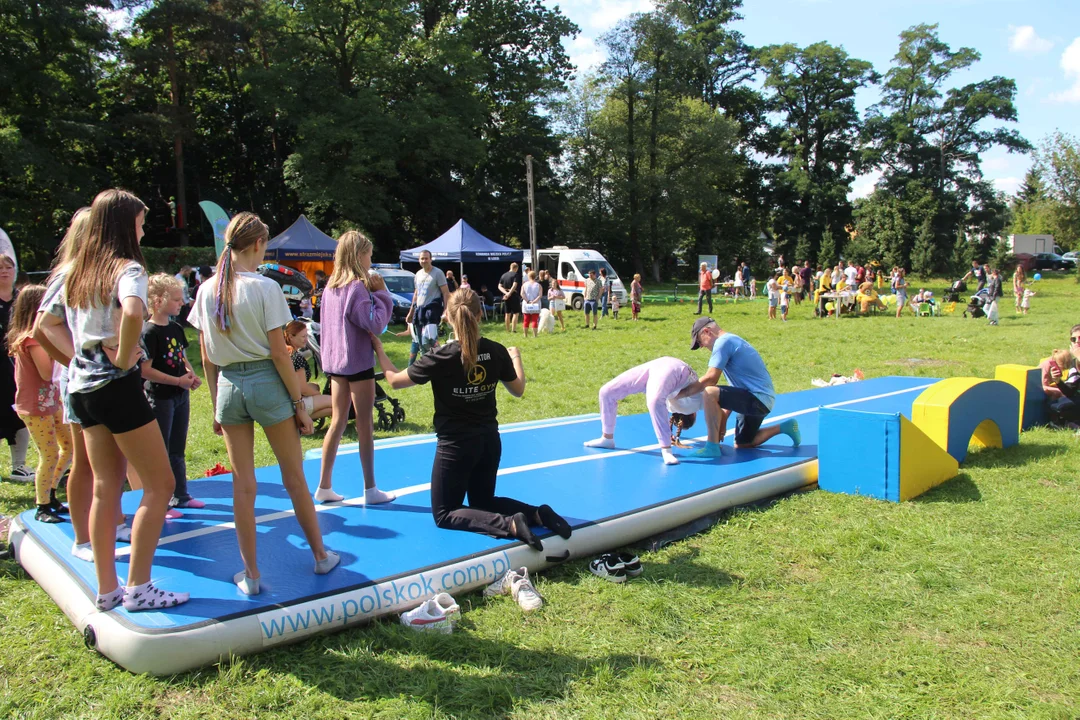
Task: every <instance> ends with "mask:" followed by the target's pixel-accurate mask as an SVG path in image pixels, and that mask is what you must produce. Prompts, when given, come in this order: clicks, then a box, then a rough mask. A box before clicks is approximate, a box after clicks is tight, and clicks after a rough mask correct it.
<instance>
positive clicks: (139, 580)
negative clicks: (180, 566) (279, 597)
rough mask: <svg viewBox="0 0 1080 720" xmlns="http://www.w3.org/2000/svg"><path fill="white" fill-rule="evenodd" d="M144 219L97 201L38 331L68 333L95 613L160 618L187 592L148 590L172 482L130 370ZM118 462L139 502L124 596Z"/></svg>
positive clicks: (134, 368) (131, 199) (110, 194)
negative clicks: (133, 481)
mask: <svg viewBox="0 0 1080 720" xmlns="http://www.w3.org/2000/svg"><path fill="white" fill-rule="evenodd" d="M145 217H146V206H145V205H144V204H143V203H142V201H141V200H139V198H137V197H135V196H134V195H132V194H131V193H128V192H125V191H123V190H105V191H103V192H101V193H99V194H98V196H97V197H96V198H94V202H93V204H92V205H91V206H90V229H89V232H88V234H87V237H86V238H85V240H83V241H82V242H81V243H80V244H79V247H78V248H76V249H75V252H74V258H73V260H72V261H71V263H70V265H69V266H68V268H67V275H66V278H65V280H64V285H63V290H62V292H61V293H60V295H61V296H62V297H60V298H58V299H57V300H56V301H55V302H57V303H59V304H60V305H64V306H66V311H65V314H64V315H65V317H64V319H61V317H60V316H59V315H56V314H54V313H51V312H50V313H43V314H41V315H40V318H41V320H40V325H41V326H42V328H43V330H44V331H46V332H50V330H51V331H53V332H55V333H56V335H57V337H61V336H63V335H66V334H67V330H66V329H64V328H62V326H63V324H64V323H65V320H66V324H67V328H68V329H70V337H69V340H70V342H71V343H72V346H73V348H72V349H73V351H74V353H73V358H72V360H71V366H70V368H69V373H68V375H69V377H68V384H67V391H68V393H69V397H68V401H69V402H68V405H69V407H68V410H69V414H70V415H71V419H72V421H73V422H77V423H78V424H79V425H81V426H82V432H83V435H84V438H85V441H86V447H87V452H88V455H89V459H90V465H91V467H92V468H93V474H94V478H95V482H94V490H93V492H94V498H93V502H92V504H91V506H90V542H91V548H92V550H93V555H94V568H95V571H96V573H97V582H98V595H97V599H96V603H95V604H96V605H97V608H98V609H99V610H101V611H107V610H111V609H113V608H114V607H116V606H117V605H119V604H120V603H121V602H122V603H123V604H124V609H126V610H128V611H138V610H160V609H163V608H170V607H174V606H176V605H179V604H180V603H183V602H186V601H187V599H188V594H187V593H184V592H170V591H167V590H163V589H161V588H158V587H155V586H154V584H153V583H152V582H151V581H150V574H151V568H152V565H153V561H154V552H155V550H156V549H157V541H158V538H159V537H160V536H161V527H162V525H163V524H164V522H165V513H166V512H167V511H168V509H169V498H170V497H172V493H173V477H172V470H171V468H170V467H169V456H168V453H167V452H166V450H165V442H164V440H162V437H161V431H160V430H158V426H157V420H156V419H155V418H154V412H153V410H152V409H151V407H150V403H149V402H148V401H147V399H146V396H145V395H144V394H143V389H142V378H141V376H140V373H139V367H138V361H139V359H140V356H141V351H140V349H139V338H140V335H141V334H142V326H143V320H144V318H145V315H146V307H147V304H146V284H147V275H146V268H145V267H144V263H143V256H142V250H141V249H140V247H139V241H140V240H141V239H142V235H143V232H142V228H143V220H144V219H145ZM50 340H52V338H51V337H50ZM52 344H53V345H56V344H57V343H56V342H55V341H54V342H53V343H52ZM125 459H126V462H125ZM126 463H130V464H131V466H132V468H133V469H134V470H135V472H136V473H138V475H139V477H140V478H142V479H143V493H142V500H141V502H140V504H139V508H138V510H136V511H135V516H134V519H133V522H132V528H131V561H130V564H129V566H128V577H127V586H126V587H122V586H121V585H120V583H119V581H118V579H117V577H116V557H115V552H116V535H117V526H116V519H117V518H116V515H117V512H116V509H117V507H118V506H119V504H120V495H121V494H122V492H123V478H124V474H125V473H124V470H125V466H126Z"/></svg>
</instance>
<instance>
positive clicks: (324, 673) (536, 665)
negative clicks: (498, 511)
mask: <svg viewBox="0 0 1080 720" xmlns="http://www.w3.org/2000/svg"><path fill="white" fill-rule="evenodd" d="M506 600H509V599H508V598H506ZM470 630H471V622H470V620H469V619H468V617H465V618H463V619H462V621H461V622H460V623H459V625H458V630H457V632H455V633H454V634H453V635H450V636H447V635H438V634H427V633H418V632H415V631H412V630H408V629H406V628H404V627H402V626H400V625H397V624H391V623H389V622H385V621H384V622H378V623H375V624H373V625H369V626H367V627H364V628H360V629H357V630H352V631H348V632H344V633H339V634H336V635H331V636H324V637H322V638H320V639H318V640H315V641H309V643H310V645H309V647H307V648H305V647H303V645H301V646H299V652H277V653H266V654H261V655H255V656H252V657H249V658H245V659H244V660H243V663H244V666H245V671H246V672H248V673H251V674H254V675H256V676H259V675H260V674H261V673H262V671H264V670H265V671H270V672H272V673H283V674H289V675H292V676H293V677H295V678H296V679H297V680H299V681H300V682H301V683H303V684H304V685H307V686H310V687H314V688H318V689H319V690H321V691H322V692H325V693H327V694H330V695H333V696H334V697H336V698H338V699H340V700H344V701H346V702H363V701H366V700H378V699H391V700H393V699H401V698H406V697H411V698H418V699H422V700H423V701H424V702H427V703H429V704H430V705H431V706H432V707H437V708H438V710H439V711H440V714H443V715H447V716H451V717H494V718H505V717H509V716H510V715H512V714H513V713H514V711H515V706H517V705H518V704H520V703H521V702H523V701H533V702H545V701H551V700H559V699H562V698H563V697H565V695H566V693H567V692H568V689H569V687H570V686H571V685H572V684H576V683H579V682H582V681H585V682H588V681H590V680H592V679H594V678H597V677H611V676H619V675H622V674H624V673H626V672H630V671H633V670H634V669H636V668H640V667H653V666H655V665H657V664H658V661H657V660H655V659H653V658H651V657H648V656H645V655H626V654H613V655H597V656H595V657H578V656H575V655H570V654H566V653H560V652H555V651H553V650H544V649H532V648H524V647H519V646H518V645H515V644H514V643H512V642H504V641H500V640H491V639H487V638H481V637H477V636H475V635H473V634H471V633H470V632H469V631H470ZM312 651H316V652H317V656H318V657H317V660H315V659H314V658H311V657H310V655H311V652H312ZM417 656H421V657H419V658H418V657H417ZM306 659H311V660H313V661H312V662H305V660H306ZM188 677H191V676H188ZM202 677H206V678H207V679H213V678H214V677H215V676H214V675H213V674H209V673H208V674H205V675H203V676H202Z"/></svg>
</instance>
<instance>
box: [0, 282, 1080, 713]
mask: <svg viewBox="0 0 1080 720" xmlns="http://www.w3.org/2000/svg"><path fill="white" fill-rule="evenodd" d="M942 285H943V283H940V282H939V283H936V284H935V285H934V287H937V288H938V289H940V287H941V286H942ZM1038 289H1039V294H1038V295H1037V296H1036V297H1035V298H1033V301H1032V305H1033V309H1032V311H1031V315H1029V316H1026V317H1020V316H1016V315H1014V313H1013V310H1012V302H1011V298H1006V305H1004V306H1003V308H1002V310H1003V312H1002V320H1001V325H1000V326H999V327H996V328H995V327H989V326H988V325H987V324H986V322H985V320H979V321H975V320H970V319H967V320H965V319H963V318H961V317H960V314H959V311H960V310H961V309H962V308H958V309H957V312H956V314H955V315H954V316H946V317H940V318H919V319H916V318H914V317H911V316H910V315H908V316H905V317H904V318H902V319H900V320H896V319H895V318H892V317H889V316H879V317H869V318H861V317H852V318H848V317H844V318H842V319H841V320H840V321H839V322H837V321H835V320H833V319H827V320H816V319H813V318H811V317H810V306H809V305H808V304H803V305H802V306H794V307H793V308H792V313H791V318H792V319H791V320H790V321H789V322H787V323H781V322H780V321H779V320H776V321H768V320H766V317H765V315H766V307H765V302H764V301H762V300H759V301H756V302H753V303H739V304H738V305H737V306H732V305H729V304H721V305H719V306H718V307H717V309H716V311H715V312H714V314H713V316H714V317H715V318H717V320H718V321H719V322H720V324H721V325H722V326H723V327H725V328H727V329H729V330H731V331H733V332H735V333H737V334H739V335H742V336H743V337H745V338H746V339H747V340H749V341H750V342H751V343H753V344H754V345H755V346H756V347H757V348H758V349H759V350H760V351H761V353H762V355H763V356H764V357H765V359H766V362H767V363H768V365H769V368H770V370H771V372H772V374H773V378H774V380H775V383H776V386H777V390H778V391H779V392H789V391H794V390H800V389H805V388H808V387H809V386H810V380H811V379H812V378H814V377H827V376H828V375H829V374H831V373H833V372H839V373H842V374H845V375H847V374H850V373H851V371H852V370H853V369H854V368H860V369H862V370H863V372H864V373H866V375H867V377H876V376H881V375H919V376H927V377H947V376H956V375H975V376H980V377H992V375H993V369H994V366H995V365H997V364H999V363H1003V362H1018V363H1031V364H1034V363H1036V362H1038V361H1039V360H1040V359H1041V358H1043V357H1045V356H1046V355H1047V354H1048V353H1049V351H1050V350H1051V349H1052V348H1055V347H1064V346H1065V345H1066V344H1067V342H1068V337H1067V335H1068V330H1069V328H1070V327H1071V326H1072V325H1073V324H1074V323H1076V322H1077V321H1078V320H1080V315H1077V313H1076V303H1077V298H1078V296H1080V289H1078V286H1077V284H1076V283H1075V282H1074V280H1073V278H1072V277H1068V278H1058V279H1049V280H1044V281H1043V282H1041V283H1039V284H1038ZM692 312H693V308H692V306H690V305H689V304H668V305H653V306H646V308H645V312H644V319H643V320H641V321H640V322H637V323H632V322H631V321H630V320H629V313H625V315H624V316H623V317H622V318H621V319H620V320H619V321H618V322H615V321H612V320H610V319H609V320H605V321H602V322H601V326H600V329H599V330H598V331H595V332H593V331H591V330H589V331H586V330H584V329H582V327H581V325H582V323H581V319H580V316H578V315H573V320H572V322H570V323H569V331H568V332H567V333H566V334H565V335H564V334H556V335H555V336H553V337H551V336H548V337H540V338H538V339H532V338H530V339H529V340H527V341H523V340H522V339H521V337H520V335H518V336H517V337H516V338H512V337H510V336H508V335H507V334H506V333H505V332H504V331H503V330H502V328H501V325H494V324H489V325H488V326H487V334H488V335H489V336H490V337H492V338H494V339H496V340H498V341H500V342H502V343H503V344H506V345H511V344H515V345H518V346H520V347H522V348H523V355H524V362H525V367H526V372H527V374H528V377H529V385H528V389H527V391H526V394H525V397H524V398H522V399H521V400H514V399H513V398H511V397H509V395H507V394H506V393H505V392H504V391H501V390H500V393H501V396H500V399H499V406H500V412H501V416H500V417H501V419H502V420H503V421H505V422H512V421H519V420H529V419H538V418H547V417H556V416H562V415H571V414H578V413H585V412H595V411H596V396H597V390H598V389H599V387H600V386H601V385H602V384H603V383H604V382H605V381H606V380H608V379H610V378H611V377H613V376H614V375H615V374H617V373H618V372H620V371H622V370H624V369H626V368H628V367H630V366H632V365H634V364H637V363H641V362H644V361H646V360H649V359H652V358H655V357H658V356H660V355H672V356H675V357H679V358H682V359H685V360H687V361H688V362H690V363H691V364H692V365H693V366H694V367H695V368H697V369H699V370H702V369H703V368H704V367H705V365H706V362H707V358H706V356H705V354H704V353H703V352H697V353H692V352H690V351H689V349H688V348H689V338H688V334H689V333H688V330H689V326H690V324H691V322H692V320H693V315H692ZM406 352H407V345H405V344H404V342H401V341H398V340H397V339H395V341H394V342H393V343H392V347H391V354H392V355H393V356H394V357H395V359H396V360H398V361H400V360H402V359H403V358H404V356H405V354H406ZM195 355H197V353H195ZM393 395H394V396H395V397H397V398H399V399H400V400H401V401H402V403H403V404H404V407H405V409H406V413H407V415H408V420H407V422H406V424H405V426H404V427H403V428H402V429H401V430H400V432H401V433H406V434H409V433H416V432H427V431H430V418H431V413H432V401H431V393H430V391H429V390H427V389H426V388H414V389H409V390H405V391H397V392H393ZM644 409H645V408H644V401H643V399H642V398H641V396H638V397H636V398H634V399H631V400H629V401H627V402H626V403H625V404H624V407H623V408H621V409H620V413H623V414H629V413H637V412H644ZM350 432H351V431H350ZM320 441H321V438H320V437H318V436H316V437H313V438H307V439H305V440H304V444H305V447H313V446H316V445H318V444H319V443H320ZM0 455H2V456H3V457H2V458H0V465H2V467H0V469H2V470H4V471H6V469H7V463H8V453H7V452H6V451H4V452H2V453H0ZM257 461H258V462H259V464H269V463H270V462H272V458H271V455H270V453H269V450H268V448H267V446H266V443H265V442H264V441H263V442H261V443H260V445H259V446H258V450H257ZM188 462H189V465H188V467H189V474H190V475H193V476H197V475H201V474H202V472H203V470H204V469H206V468H208V467H210V466H212V465H213V464H214V463H216V462H222V463H223V464H227V458H226V456H225V450H224V446H223V445H222V443H221V441H220V439H219V438H217V437H216V436H214V435H213V434H212V432H211V430H210V403H209V399H208V397H207V395H206V390H205V388H204V389H202V390H200V391H197V392H196V393H195V394H194V396H193V418H192V433H191V438H190V443H189V453H188ZM1077 467H1080V439H1078V438H1076V437H1074V435H1073V434H1072V433H1070V432H1065V431H1052V430H1043V429H1040V430H1036V431H1033V432H1031V433H1028V434H1025V435H1024V437H1023V439H1022V442H1021V445H1020V446H1019V447H1016V448H1012V449H1008V450H984V451H977V452H973V453H972V454H970V455H969V459H968V462H967V463H965V465H964V467H963V472H962V474H961V475H960V476H959V477H957V478H955V479H954V480H952V481H950V482H948V483H946V484H944V485H942V486H941V487H939V488H937V489H935V490H933V491H931V492H930V493H928V494H926V495H924V496H923V497H921V498H919V499H917V500H916V501H914V502H909V503H906V504H903V505H893V504H887V503H884V502H877V501H872V500H867V499H860V498H855V497H847V496H838V495H829V494H826V493H824V492H819V491H818V492H808V493H802V494H797V495H794V496H791V497H787V498H784V499H781V500H779V501H777V502H774V503H771V504H768V505H767V506H764V507H756V508H753V509H744V510H738V511H735V512H732V513H730V514H728V516H727V517H726V518H725V519H724V520H723V521H722V522H721V523H720V524H718V525H716V526H715V527H714V528H712V529H711V530H710V531H708V532H706V533H703V534H701V535H698V536H695V537H692V538H689V539H687V540H684V541H681V542H679V543H676V544H674V545H672V546H669V547H667V548H665V549H664V550H662V551H660V552H655V553H648V554H645V555H643V556H642V560H643V561H644V564H645V573H644V575H643V576H642V577H640V578H638V579H635V580H633V581H631V582H629V583H627V584H625V585H622V586H616V585H613V584H611V583H608V582H605V581H604V580H601V579H599V578H596V577H593V576H592V575H591V574H590V573H589V572H588V569H587V566H586V563H585V562H584V561H577V562H573V563H569V564H567V565H564V566H561V567H559V568H557V569H554V570H552V571H551V572H548V573H545V574H544V575H543V576H541V577H540V578H539V579H538V581H537V585H538V588H539V589H540V591H541V593H543V595H544V596H545V598H546V600H547V604H546V606H545V607H544V609H543V610H541V611H539V612H538V613H535V614H533V615H531V616H528V617H525V616H523V615H522V614H521V612H520V611H519V610H518V608H517V607H516V606H515V605H514V604H513V603H512V602H509V601H508V600H507V599H506V598H495V599H492V600H488V599H484V598H482V597H481V596H480V595H479V594H473V595H470V596H465V597H461V598H458V600H459V602H461V603H462V607H463V609H464V610H465V616H464V619H463V621H462V623H461V624H460V625H459V630H458V632H456V633H455V634H453V635H451V636H426V635H419V634H414V633H412V632H410V631H408V630H407V629H405V628H403V627H401V626H400V625H399V624H397V623H395V622H391V621H389V620H388V621H384V622H380V623H376V624H373V625H371V626H367V627H363V628H359V629H353V630H349V631H346V632H342V633H340V634H337V635H331V636H326V637H318V638H315V639H311V640H308V641H306V642H303V643H301V644H298V645H293V646H290V647H286V648H281V649H278V650H274V651H272V652H269V653H264V654H262V655H256V656H252V657H248V658H244V659H242V660H237V661H235V662H233V663H231V664H226V665H222V666H219V667H210V668H206V669H203V670H199V671H195V672H192V673H187V674H184V675H180V676H177V677H173V678H168V679H158V678H152V677H137V676H132V675H130V674H129V673H127V672H126V671H124V670H121V669H119V668H117V667H115V666H114V665H112V664H111V663H110V662H109V661H108V660H106V659H104V658H102V657H101V656H99V655H97V654H96V653H93V652H90V651H88V650H86V649H85V648H84V647H83V644H82V638H81V637H80V636H79V634H78V633H76V632H75V630H74V629H73V627H72V626H71V624H70V623H69V622H68V620H67V619H66V618H65V617H64V615H63V614H62V613H61V612H60V611H59V610H58V609H57V608H56V607H55V605H54V604H53V603H52V601H51V600H50V599H49V598H48V597H47V596H46V595H45V594H44V593H43V592H42V591H41V590H40V589H39V588H38V586H37V585H36V584H35V583H34V582H33V581H32V580H30V579H29V578H28V577H27V576H26V575H25V573H23V572H22V571H21V570H20V569H19V568H18V567H17V566H16V565H15V564H14V563H12V562H0V717H4V718H7V717H19V718H22V717H26V718H53V717H64V718H68V717H85V718H142V717H146V718H151V717H163V718H196V717H214V718H254V717H259V718H269V717H296V718H341V717H378V718H427V717H439V718H442V717H458V718H486V717H498V718H502V717H514V718H567V717H619V718H635V717H641V718H656V717H662V718H666V717H672V718H674V717H679V718H705V717H709V718H713V717H723V718H848V717H852V718H911V717H920V718H923V717H925V718H965V719H966V718H997V717H1000V718H1074V717H1077V716H1080V663H1078V658H1080V634H1078V632H1077V623H1078V621H1080V601H1078V593H1080V562H1078V553H1077V551H1076V545H1077V530H1078V528H1080V503H1078V502H1077V492H1078V490H1080V478H1078V477H1077ZM582 482H588V476H587V473H583V475H582ZM357 483H358V485H357V487H355V488H347V487H345V486H343V485H341V484H340V483H339V484H338V485H337V489H338V490H348V491H351V492H355V491H357V489H358V487H359V480H357ZM32 502H33V491H32V488H31V487H30V486H26V485H16V484H12V483H9V482H3V483H0V512H2V513H4V514H8V515H10V514H13V513H15V512H18V511H21V510H23V509H25V508H28V507H30V506H31V504H32Z"/></svg>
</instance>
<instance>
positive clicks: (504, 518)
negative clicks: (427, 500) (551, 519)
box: [431, 429, 537, 538]
mask: <svg viewBox="0 0 1080 720" xmlns="http://www.w3.org/2000/svg"><path fill="white" fill-rule="evenodd" d="M501 457H502V438H500V437H499V431H498V430H496V429H493V430H491V431H490V432H484V433H479V434H476V435H468V436H465V437H457V438H446V437H442V438H439V444H438V447H437V448H436V450H435V464H434V465H433V466H432V468H431V514H432V515H433V516H435V524H436V525H438V526H439V527H441V528H445V529H447V530H464V531H466V532H476V533H483V534H484V535H490V536H492V537H497V538H509V537H513V535H512V534H511V533H510V516H511V515H514V514H515V513H525V517H526V519H528V521H529V522H530V523H533V522H535V520H536V517H535V515H536V510H537V508H536V507H535V506H533V505H526V504H525V503H523V502H518V501H517V500H512V499H510V498H503V497H496V496H495V473H497V472H498V471H499V459H500V458H501ZM466 495H468V496H469V506H468V507H465V505H464V503H465V496H466Z"/></svg>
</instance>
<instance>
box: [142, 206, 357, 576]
mask: <svg viewBox="0 0 1080 720" xmlns="http://www.w3.org/2000/svg"><path fill="white" fill-rule="evenodd" d="M269 240H270V233H269V230H268V229H267V227H266V225H265V224H263V222H262V220H260V219H259V217H258V216H257V215H255V214H254V213H249V212H242V213H239V214H238V215H237V216H236V217H234V218H233V219H232V220H231V221H230V222H229V226H228V227H227V228H225V250H224V251H223V252H222V253H221V258H220V259H219V260H218V265H217V272H216V273H215V274H214V276H213V277H211V278H210V279H209V280H207V281H206V282H204V283H203V284H202V285H201V286H200V287H199V292H198V294H197V295H196V297H195V304H194V306H193V307H192V309H191V314H190V315H189V316H188V322H190V323H191V324H192V325H193V326H194V327H195V328H196V329H197V330H198V331H199V343H200V345H201V346H202V364H203V372H205V373H206V383H207V385H209V387H210V398H211V400H212V402H213V406H214V432H216V433H218V434H219V435H224V436H225V448H226V450H227V451H228V453H229V462H230V463H231V464H232V469H233V516H234V520H235V522H236V539H237V542H238V543H239V545H240V557H241V558H242V559H243V561H244V567H243V569H242V570H240V572H238V573H236V574H235V575H234V576H233V582H234V583H236V586H237V587H239V588H240V591H241V592H243V593H244V594H246V595H258V594H259V591H260V589H261V584H260V582H259V580H260V579H261V577H262V575H261V574H260V572H259V565H258V557H257V553H256V530H255V496H256V494H257V487H256V482H255V423H256V422H257V423H259V425H261V426H262V429H263V432H264V433H265V434H266V439H267V440H268V441H269V442H270V448H271V450H273V452H274V457H276V458H277V461H278V466H279V467H280V469H281V482H282V484H283V485H284V486H285V490H286V491H287V492H288V493H289V498H290V499H291V500H292V506H293V510H294V511H295V513H296V520H297V522H299V523H300V528H301V529H302V530H303V532H304V537H305V538H307V542H308V545H309V546H310V547H311V554H312V555H313V556H314V557H315V573H316V574H317V575H324V574H326V573H328V572H330V571H331V570H333V569H334V567H335V566H336V565H337V564H338V562H339V561H340V557H339V556H338V554H337V553H334V552H331V551H329V550H327V549H326V548H325V547H324V546H323V538H322V531H321V530H320V529H319V518H318V516H317V515H316V514H315V505H314V503H312V502H311V495H310V494H309V493H308V488H307V481H306V480H305V479H304V457H303V451H302V450H301V448H300V435H299V433H298V432H297V430H298V429H299V432H300V433H303V434H305V435H309V434H311V418H310V417H309V416H308V413H307V410H306V409H305V408H304V402H303V398H302V397H301V395H300V383H299V382H298V381H297V378H296V373H295V372H294V371H293V366H292V358H291V356H290V354H289V349H288V346H286V344H285V335H284V333H283V332H282V328H284V327H285V326H286V325H288V323H289V321H290V320H292V313H290V312H289V306H288V303H286V301H285V295H284V294H283V293H282V292H281V288H280V287H279V286H278V284H277V283H275V282H274V281H273V280H271V279H269V278H266V277H263V276H262V275H260V274H259V273H258V272H256V270H257V268H258V267H259V265H260V264H261V263H262V261H263V256H264V255H265V254H266V244H267V242H268V241H269ZM158 437H160V434H159V435H158Z"/></svg>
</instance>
